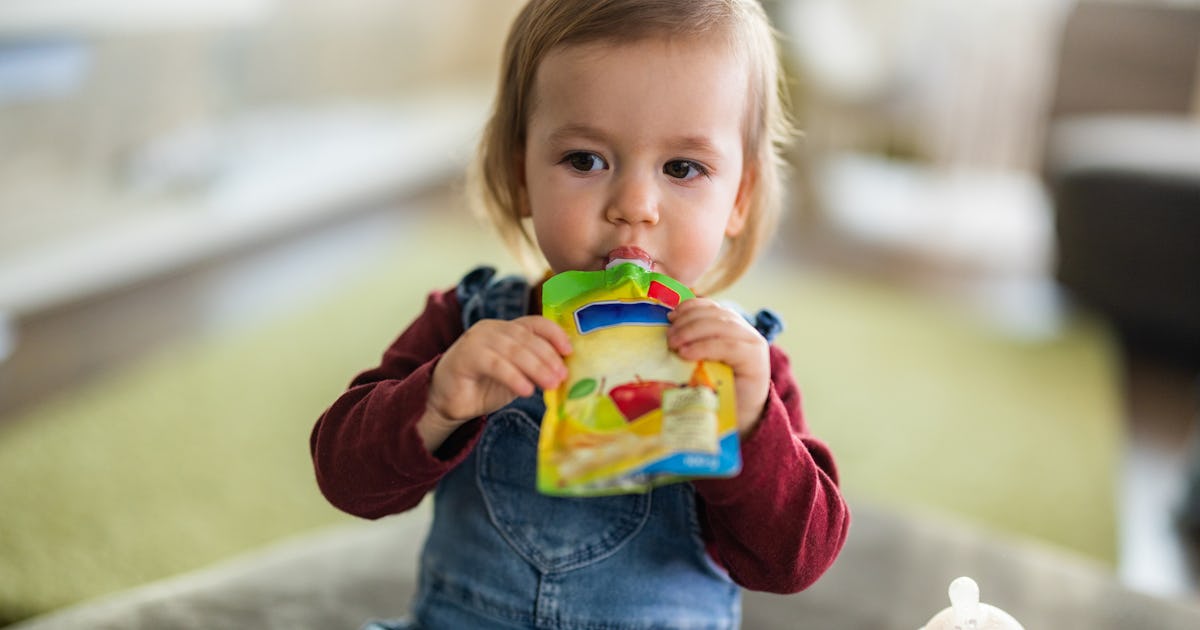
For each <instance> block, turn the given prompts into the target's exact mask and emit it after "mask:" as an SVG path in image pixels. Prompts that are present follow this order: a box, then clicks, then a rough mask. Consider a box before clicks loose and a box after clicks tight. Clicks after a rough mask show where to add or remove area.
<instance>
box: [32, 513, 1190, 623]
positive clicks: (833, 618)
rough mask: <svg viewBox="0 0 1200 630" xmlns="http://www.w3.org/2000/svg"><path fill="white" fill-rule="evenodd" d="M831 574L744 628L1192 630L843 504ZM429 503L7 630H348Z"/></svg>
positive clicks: (942, 533) (1098, 573)
mask: <svg viewBox="0 0 1200 630" xmlns="http://www.w3.org/2000/svg"><path fill="white" fill-rule="evenodd" d="M853 510H854V521H853V525H852V527H851V533H850V538H849V542H848V543H847V546H846V549H845V550H844V551H843V552H842V555H841V557H840V558H839V559H838V561H837V563H836V564H835V566H834V567H833V568H832V569H831V570H830V571H829V572H828V573H827V574H826V575H825V576H824V577H823V578H822V579H821V580H820V581H819V582H818V583H817V584H816V585H815V586H813V587H812V588H810V589H809V590H807V591H805V592H803V593H800V594H797V595H788V596H781V595H769V594H763V593H748V594H747V596H746V599H745V612H744V618H745V622H744V624H743V625H744V627H745V628H747V629H749V630H754V629H759V628H762V629H768V630H770V629H775V628H778V629H780V630H784V629H786V630H795V629H796V628H821V629H822V630H840V629H843V628H844V629H846V630H851V629H853V630H861V629H863V628H878V629H882V630H888V629H892V628H895V629H897V630H899V629H904V630H912V629H914V628H918V627H920V626H921V625H923V624H924V623H925V622H926V621H928V620H929V618H930V617H932V616H933V615H934V614H935V613H936V612H937V611H938V610H941V609H942V608H945V607H946V606H948V605H949V601H948V598H947V594H946V590H947V587H948V585H949V583H950V581H951V580H952V579H954V578H955V577H957V576H959V575H969V576H971V577H973V578H975V580H976V581H977V582H978V583H979V586H980V591H981V599H982V601H984V602H987V603H990V604H993V605H996V606H998V607H1000V608H1002V609H1004V610H1006V611H1008V612H1009V613H1010V614H1012V615H1013V616H1014V617H1016V618H1017V620H1019V621H1020V622H1021V623H1022V624H1024V626H1025V627H1026V628H1029V629H1031V630H1032V629H1034V628H1089V629H1091V630H1106V629H1112V630H1117V629H1122V630H1124V629H1127V628H1155V629H1157V630H1185V629H1187V630H1192V629H1194V628H1198V627H1200V607H1198V606H1197V605H1195V604H1190V603H1186V602H1179V601H1167V600H1162V599H1157V598H1154V597H1150V596H1147V595H1142V594H1138V593H1134V592H1131V591H1129V590H1127V589H1124V588H1122V587H1121V586H1120V584H1119V583H1117V582H1116V580H1115V579H1114V578H1113V577H1112V575H1111V574H1110V572H1109V571H1108V570H1107V568H1105V567H1102V566H1099V565H1097V564H1093V563H1091V562H1089V561H1085V560H1083V559H1081V557H1078V556H1074V555H1068V554H1066V553H1064V552H1062V551H1060V550H1058V549H1055V548H1050V547H1045V546H1041V545H1040V544H1036V543H1032V542H1027V541H1022V540H1013V539H1006V538H1001V537H998V536H993V535H990V534H988V533H987V532H984V531H981V530H978V529H975V528H973V527H970V526H968V525H965V524H963V523H959V522H952V521H947V520H942V519H941V518H935V517H932V516H929V515H913V514H902V513H896V512H894V511H890V510H886V509H882V508H880V507H877V506H873V505H864V504H862V503H856V504H854V506H853ZM428 515H429V512H428V502H427V503H426V504H423V505H422V507H420V508H418V509H417V510H416V511H415V512H413V513H409V514H405V515H401V516H396V517H391V518H387V519H383V520H381V521H378V522H363V523H356V524H351V525H346V526H340V527H337V528H334V529H330V530H328V531H322V532H319V533H316V534H312V535H308V536H304V537H301V538H297V539H292V540H287V541H284V542H282V543H279V544H277V545H274V546H272V547H270V548H268V549H265V550H263V551H261V552H258V553H254V554H251V555H248V556H244V557H240V558H236V559H234V560H232V561H229V562H226V563H223V564H221V565H218V566H215V567H212V568H210V569H207V570H203V571H200V572H197V573H192V574H188V575H183V576H180V577H177V578H174V579H170V580H166V581H163V582H160V583H156V584H151V585H148V586H145V587H142V588H139V589H136V590H134V591H131V592H128V593H124V594H120V595H117V596H114V597H109V598H106V599H103V600H101V601H97V602H93V603H89V604H84V605H81V606H76V607H73V608H71V609H68V610H65V611H62V612H58V613H55V614H52V615H48V616H43V617H41V618H38V619H34V620H30V621H28V622H26V623H24V624H20V625H18V626H15V627H14V628H13V630H51V629H57V628H89V629H108V628H111V629H114V630H116V629H118V628H119V629H121V630H151V629H154V630H161V629H163V628H172V629H179V630H192V629H195V630H200V629H205V630H217V629H221V628H230V629H234V628H237V629H242V628H256V629H259V628H267V629H270V628H278V629H281V630H282V629H285V628H286V629H288V630H303V629H307V628H311V629H313V630H330V629H334V628H357V627H359V626H360V625H361V624H362V623H363V621H365V620H367V619H369V618H376V617H391V616H397V615H400V614H401V613H403V611H404V610H405V609H406V607H407V605H408V602H409V598H410V597H411V594H412V592H413V588H414V582H413V575H414V571H415V568H416V562H417V555H418V550H419V547H420V544H421V541H422V538H423V536H424V531H425V529H426V527H427V523H428Z"/></svg>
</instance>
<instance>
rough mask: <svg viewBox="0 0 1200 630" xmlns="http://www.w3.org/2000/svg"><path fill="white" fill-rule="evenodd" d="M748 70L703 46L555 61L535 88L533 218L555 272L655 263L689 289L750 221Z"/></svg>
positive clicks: (566, 52)
mask: <svg viewBox="0 0 1200 630" xmlns="http://www.w3.org/2000/svg"><path fill="white" fill-rule="evenodd" d="M747 85H748V82H747V77H746V73H745V69H744V68H743V65H742V64H741V63H739V62H738V60H737V58H736V57H735V56H734V55H733V54H731V53H730V52H729V50H728V49H727V48H726V47H725V46H723V45H713V44H712V43H710V42H705V41H702V40H675V41H663V40H648V41H643V42H638V43H633V44H622V45H612V44H588V45H581V46H569V47H564V48H559V49H556V50H554V51H551V52H550V53H549V54H548V55H547V56H546V58H545V59H544V60H543V61H542V64H541V66H540V67H539V68H538V73H537V76H536V79H535V81H534V86H533V94H532V101H531V102H532V103H533V105H532V112H531V114H530V119H529V124H528V127H527V128H528V133H527V137H526V145H525V154H524V188H525V193H526V201H525V203H526V205H525V206H524V208H523V210H524V211H525V213H526V214H527V216H531V217H532V220H533V227H534V233H535V235H536V237H537V241H538V246H539V247H540V248H541V250H542V252H543V254H545V256H546V259H547V260H548V261H549V263H550V267H551V269H552V270H553V271H554V272H555V273H558V272H561V271H566V270H588V271H590V270H596V269H602V268H603V267H604V265H605V263H606V262H607V261H608V259H610V258H612V257H623V258H630V257H645V258H648V259H649V260H650V261H652V263H653V268H654V271H657V272H660V273H665V274H667V275H669V276H671V277H673V278H675V279H677V280H679V281H681V282H683V283H685V284H688V285H694V284H695V282H696V280H697V279H698V278H699V277H700V276H701V275H702V274H703V273H704V272H705V271H707V270H708V269H709V267H711V266H712V264H713V263H714V262H715V260H716V258H717V255H718V253H719V252H720V248H721V244H722V242H723V241H724V237H725V236H734V235H736V234H737V233H738V232H739V231H740V230H741V228H742V226H743V224H744V222H745V207H746V204H744V203H742V200H743V196H744V195H743V193H744V194H745V195H748V193H749V188H750V185H749V184H746V185H743V179H744V178H743V147H742V124H743V120H744V118H745V116H746V107H747Z"/></svg>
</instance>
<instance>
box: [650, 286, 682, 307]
mask: <svg viewBox="0 0 1200 630" xmlns="http://www.w3.org/2000/svg"><path fill="white" fill-rule="evenodd" d="M646 295H648V296H650V297H651V298H653V299H655V300H658V301H659V302H662V303H663V304H666V305H667V306H670V307H671V308H675V307H676V306H679V294H678V293H676V292H675V289H672V288H671V287H669V286H667V285H665V284H663V283H661V282H659V281H658V280H653V281H651V282H650V290H649V291H647V292H646Z"/></svg>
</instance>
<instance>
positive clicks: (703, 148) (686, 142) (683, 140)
mask: <svg viewBox="0 0 1200 630" xmlns="http://www.w3.org/2000/svg"><path fill="white" fill-rule="evenodd" d="M667 146H669V147H671V148H672V149H677V150H680V151H685V152H688V153H700V154H704V155H710V156H714V157H716V156H720V155H721V151H720V150H719V149H717V145H715V144H713V142H712V140H710V139H708V137H706V136H680V137H678V138H672V139H671V140H669V141H668V142H667Z"/></svg>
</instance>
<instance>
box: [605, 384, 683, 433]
mask: <svg viewBox="0 0 1200 630" xmlns="http://www.w3.org/2000/svg"><path fill="white" fill-rule="evenodd" d="M676 387H678V385H677V384H675V383H672V382H670V381H643V380H642V379H640V378H639V379H638V380H636V381H632V382H629V383H623V384H621V385H617V386H616V387H614V388H612V389H611V390H609V392H608V397H609V398H611V399H612V401H613V404H615V405H616V406H617V409H618V410H620V412H621V415H623V416H625V419H626V420H627V421H630V422H632V421H633V420H636V419H637V418H640V417H642V416H644V415H646V414H647V413H650V412H651V411H654V410H655V409H658V408H659V407H661V406H662V396H663V391H665V390H668V389H674V388H676Z"/></svg>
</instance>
